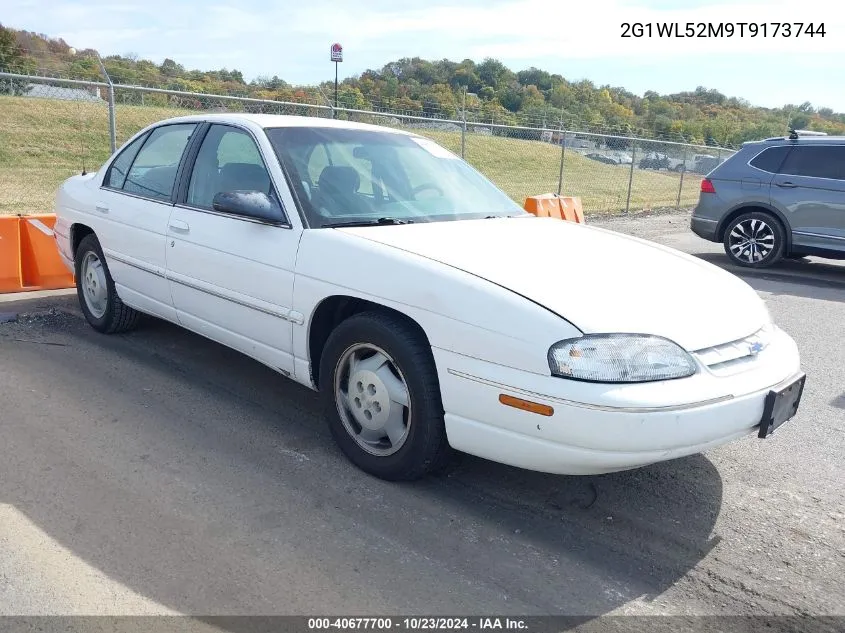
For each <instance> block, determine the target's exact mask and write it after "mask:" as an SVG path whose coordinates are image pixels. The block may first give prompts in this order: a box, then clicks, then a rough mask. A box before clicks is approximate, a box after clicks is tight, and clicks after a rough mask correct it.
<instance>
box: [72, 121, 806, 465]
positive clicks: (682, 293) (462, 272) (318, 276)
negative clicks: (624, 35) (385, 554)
mask: <svg viewBox="0 0 845 633" xmlns="http://www.w3.org/2000/svg"><path fill="white" fill-rule="evenodd" d="M56 214H57V221H56V225H55V236H56V243H57V247H58V250H59V252H60V254H61V256H62V257H63V259H64V261H65V262H66V264H67V266H68V268H69V269H70V270H72V271H74V273H75V276H76V283H77V294H78V297H79V303H80V306H81V310H82V313H83V314H84V316H85V318H86V319H87V321H88V323H90V325H91V326H92V327H93V328H94V329H96V330H98V331H100V332H103V333H115V332H125V331H128V330H130V329H132V328H133V327H134V326H135V325H136V324H137V323H138V320H139V315H140V314H141V313H146V314H150V315H153V316H156V317H159V318H162V319H165V320H168V321H171V322H173V323H176V324H178V325H180V326H182V327H184V328H186V329H188V330H192V331H194V332H196V333H198V334H200V335H202V336H205V337H207V338H209V339H212V340H214V341H217V342H219V343H221V344H223V345H226V346H229V347H231V348H233V349H235V350H239V351H240V352H242V353H244V354H247V355H249V356H251V357H252V358H254V359H256V360H258V361H259V362H261V363H264V364H265V365H267V366H268V367H270V368H272V369H273V370H274V371H276V372H279V373H280V374H282V375H284V376H286V377H288V378H291V379H293V380H295V381H297V382H299V383H301V384H302V385H305V386H306V387H308V388H310V389H313V390H316V391H319V392H320V394H321V399H322V402H323V404H324V407H325V417H326V420H327V422H328V426H329V429H330V431H331V434H332V436H333V438H334V440H335V441H336V443H337V445H338V446H339V447H340V449H341V450H342V452H343V453H344V454H345V455H346V456H347V457H348V458H349V459H350V460H351V461H352V462H353V463H354V464H356V465H357V466H358V467H360V468H361V469H363V470H364V471H366V472H368V473H371V474H373V475H376V476H378V477H381V478H384V479H388V480H408V479H414V478H418V477H421V476H423V475H425V474H426V473H429V472H431V471H433V470H435V469H437V468H439V467H440V466H442V465H443V464H444V463H445V460H446V457H447V456H448V454H449V452H450V450H451V449H457V450H458V451H463V452H466V453H471V454H474V455H477V456H480V457H483V458H487V459H491V460H494V461H498V462H502V463H505V464H510V465H512V466H518V467H521V468H527V469H532V470H538V471H544V472H550V473H568V474H590V473H604V472H610V471H616V470H624V469H628V468H636V467H638V466H642V465H646V464H651V463H654V462H658V461H662V460H667V459H673V458H676V457H681V456H684V455H690V454H694V453H698V452H701V451H705V450H708V449H710V448H713V447H714V446H718V445H720V444H724V443H726V442H729V441H731V440H734V439H737V438H739V437H742V436H745V435H748V434H750V433H756V434H757V435H758V436H759V437H761V438H765V437H767V436H769V435H770V434H771V433H772V432H773V430H774V429H776V428H777V427H778V426H779V425H781V424H782V423H784V422H785V421H786V420H788V419H790V418H791V417H792V416H793V415H794V414H795V412H796V410H797V408H798V404H799V402H800V398H801V393H802V389H803V384H804V374H803V373H802V372H801V368H800V359H799V354H798V350H797V348H796V345H795V343H794V342H793V340H792V339H791V338H790V337H789V336H788V335H787V334H786V333H785V332H783V331H782V330H780V329H779V328H778V327H777V326H776V325H775V324H774V323H773V322H772V320H771V318H770V315H769V313H768V311H767V310H766V307H765V305H764V303H763V301H762V300H761V299H760V297H759V296H758V295H757V293H756V292H755V291H754V290H753V289H752V288H751V287H749V286H748V285H747V284H746V283H745V282H743V281H741V280H740V279H739V278H738V277H736V276H734V275H731V274H730V273H727V272H725V271H723V270H721V269H720V268H718V267H716V266H713V265H711V264H708V263H706V262H703V261H701V260H699V259H697V258H694V257H691V256H689V255H686V254H683V253H680V252H678V251H674V250H671V249H668V248H664V247H662V246H658V245H656V244H653V243H650V242H646V241H643V240H639V239H636V238H633V237H628V236H624V235H622V234H619V233H615V232H612V231H608V230H603V229H599V228H596V227H591V226H589V225H584V224H578V223H574V222H566V221H561V220H557V219H552V218H540V217H535V216H533V215H531V214H529V213H526V212H525V211H523V210H522V209H521V208H520V207H519V206H518V205H517V204H516V203H514V202H513V201H512V200H511V199H510V198H508V196H507V195H505V194H504V193H503V192H502V191H500V190H499V189H497V188H496V187H495V186H494V185H493V184H492V183H491V182H490V181H488V180H487V179H486V178H484V177H483V176H482V175H481V174H480V173H478V172H477V171H476V170H475V169H473V168H472V167H471V166H470V165H469V164H467V163H466V162H464V161H463V160H461V159H460V158H458V157H457V156H455V155H454V154H452V153H451V152H449V151H447V150H445V149H443V148H442V147H441V146H439V145H437V144H435V143H434V142H432V141H431V140H429V139H427V138H424V137H422V136H418V135H416V134H412V133H409V132H405V131H401V130H395V129H389V128H382V127H377V126H371V125H364V124H357V123H352V122H346V121H337V120H332V119H320V118H307V117H284V116H271V115H256V114H252V115H250V114H206V115H196V116H186V117H180V118H175V119H168V120H166V121H161V122H159V123H156V124H153V125H151V126H149V127H147V128H145V129H144V130H142V131H140V132H138V133H137V134H136V135H135V136H133V137H132V138H131V139H129V141H128V142H127V143H126V144H125V145H124V146H123V147H122V148H120V150H119V151H117V152H116V153H115V154H114V156H112V157H111V158H109V159H108V160H107V161H106V163H105V164H104V165H103V166H102V168H100V169H99V170H98V171H96V172H93V173H89V174H85V175H78V176H73V177H71V178H69V179H68V180H67V181H66V182H64V183H63V184H62V185H61V187H60V188H59V191H58V194H57V199H56ZM598 254H600V256H599V255H598ZM585 262H588V263H589V265H585ZM567 270H578V271H579V272H578V274H574V275H567V277H566V279H565V280H564V281H563V282H562V281H561V277H560V274H561V271H567ZM174 423H183V424H190V423H191V421H190V420H174Z"/></svg>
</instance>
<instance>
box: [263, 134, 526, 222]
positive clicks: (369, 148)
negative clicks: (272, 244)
mask: <svg viewBox="0 0 845 633" xmlns="http://www.w3.org/2000/svg"><path fill="white" fill-rule="evenodd" d="M266 132H267V136H268V138H269V139H270V142H271V144H272V145H273V148H274V150H275V152H276V155H277V156H278V158H279V160H280V161H281V163H282V166H283V168H284V169H285V171H286V172H287V175H288V177H289V178H290V180H291V184H292V185H293V188H294V189H295V190H296V194H297V197H298V198H299V201H300V203H301V205H302V207H303V211H304V213H305V215H306V216H307V218H308V222H309V225H310V226H312V227H324V226H338V225H343V224H348V223H363V224H369V223H373V224H376V223H381V224H390V223H396V224H400V223H407V222H440V221H447V220H465V219H472V218H486V217H490V216H494V217H504V216H513V215H520V216H521V215H528V214H527V213H526V212H525V211H524V210H523V209H521V208H520V207H519V206H518V205H517V204H516V203H515V202H513V201H512V200H511V199H510V198H508V196H507V195H505V193H504V192H502V191H501V190H499V189H498V188H496V186H495V185H493V183H491V182H490V181H489V180H487V179H486V178H485V177H484V176H482V175H481V174H480V173H478V172H477V171H476V170H475V169H473V168H472V167H470V166H469V165H468V164H467V163H466V162H464V161H463V160H461V159H460V158H458V157H457V156H455V155H454V154H452V153H451V152H448V151H447V150H445V149H443V148H442V147H440V146H439V145H437V144H436V143H434V142H433V141H430V140H429V139H426V138H423V137H418V136H407V135H405V134H396V133H392V132H390V131H384V132H381V131H376V130H355V129H343V128H330V127H288V128H269V129H267V130H266Z"/></svg>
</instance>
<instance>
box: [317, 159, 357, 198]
mask: <svg viewBox="0 0 845 633" xmlns="http://www.w3.org/2000/svg"><path fill="white" fill-rule="evenodd" d="M317 185H318V186H319V187H320V190H321V191H324V192H325V193H329V194H331V193H339V194H352V193H355V192H356V191H358V187H360V186H361V177H360V176H359V175H358V171H357V170H356V169H355V168H354V167H347V166H345V165H329V166H328V167H325V168H324V169H323V171H322V172H320V178H319V180H318V181H317Z"/></svg>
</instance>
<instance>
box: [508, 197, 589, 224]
mask: <svg viewBox="0 0 845 633" xmlns="http://www.w3.org/2000/svg"><path fill="white" fill-rule="evenodd" d="M523 206H524V208H525V210H526V211H528V212H529V213H533V214H534V215H536V216H538V217H541V218H557V219H558V220H568V221H569V222H576V223H578V224H584V210H583V208H582V207H581V198H573V197H569V196H559V195H557V194H556V193H543V194H540V195H538V196H529V197H528V198H526V199H525V205H523Z"/></svg>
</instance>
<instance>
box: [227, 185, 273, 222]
mask: <svg viewBox="0 0 845 633" xmlns="http://www.w3.org/2000/svg"><path fill="white" fill-rule="evenodd" d="M211 206H212V207H213V208H214V210H215V211H220V212H222V213H234V214H235V215H243V216H246V217H248V218H255V219H256V220H262V221H264V222H269V223H271V224H283V223H284V222H286V221H287V217H286V216H285V212H284V210H283V209H282V205H281V204H279V202H278V200H276V199H275V198H271V197H270V196H268V195H267V194H266V193H264V192H263V191H221V192H220V193H218V194H217V195H215V196H214V200H213V201H212V203H211Z"/></svg>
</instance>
